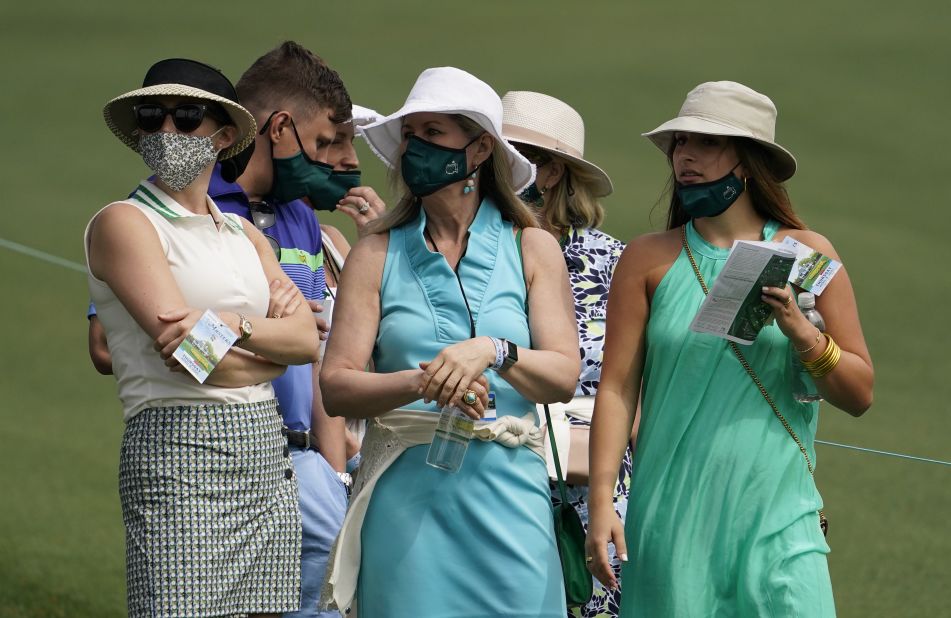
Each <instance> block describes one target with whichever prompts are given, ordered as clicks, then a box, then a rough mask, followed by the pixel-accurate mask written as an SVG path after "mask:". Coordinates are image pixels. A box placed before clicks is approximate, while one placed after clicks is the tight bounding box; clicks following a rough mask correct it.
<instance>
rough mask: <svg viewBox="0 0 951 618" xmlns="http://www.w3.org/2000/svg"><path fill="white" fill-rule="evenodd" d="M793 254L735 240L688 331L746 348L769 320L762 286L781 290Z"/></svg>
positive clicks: (777, 247)
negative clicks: (705, 334) (722, 339)
mask: <svg viewBox="0 0 951 618" xmlns="http://www.w3.org/2000/svg"><path fill="white" fill-rule="evenodd" d="M795 261H796V253H795V251H793V250H791V249H790V248H789V247H785V246H783V245H781V244H779V243H774V242H763V241H748V240H738V241H736V242H734V243H733V247H732V248H731V249H730V256H729V257H728V258H727V261H726V264H724V265H723V270H721V271H720V275H719V276H718V277H717V280H716V281H715V282H714V284H713V287H712V288H711V289H710V293H709V294H708V295H707V298H706V300H704V301H703V304H702V305H701V306H700V310H699V311H698V312H697V315H696V316H695V317H694V319H693V322H692V323H691V324H690V330H692V331H694V332H698V333H709V334H711V335H716V336H718V337H723V338H724V339H727V340H729V341H735V342H736V343H741V344H744V345H749V344H751V343H753V341H755V340H756V335H757V334H759V331H760V329H762V328H763V326H764V325H765V324H766V322H767V321H768V320H769V318H770V317H772V308H771V307H770V306H769V305H767V304H766V303H765V302H763V300H762V298H760V297H761V296H762V290H761V288H762V287H763V286H772V287H785V286H786V281H787V280H788V278H789V273H790V271H791V270H792V267H793V263H794V262H795Z"/></svg>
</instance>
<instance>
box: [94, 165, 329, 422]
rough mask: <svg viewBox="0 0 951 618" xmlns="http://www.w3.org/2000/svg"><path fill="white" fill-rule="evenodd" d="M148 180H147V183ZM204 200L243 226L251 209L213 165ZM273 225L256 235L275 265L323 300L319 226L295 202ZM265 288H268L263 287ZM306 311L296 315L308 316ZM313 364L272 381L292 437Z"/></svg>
mask: <svg viewBox="0 0 951 618" xmlns="http://www.w3.org/2000/svg"><path fill="white" fill-rule="evenodd" d="M150 180H151V179H150ZM208 195H209V196H211V199H213V200H214V201H215V204H217V205H218V208H219V209H221V212H231V213H234V214H236V215H238V216H240V217H244V218H245V219H247V220H248V221H253V219H252V218H251V204H250V203H249V201H248V196H247V195H245V193H244V189H242V188H241V185H239V184H238V183H234V182H226V181H225V180H224V179H223V178H222V177H221V165H215V170H214V172H213V173H212V175H211V183H210V184H209V186H208ZM274 215H275V222H274V225H273V226H271V227H269V228H266V229H264V230H261V232H262V233H264V234H267V235H268V236H272V237H273V238H274V240H276V241H277V244H278V245H279V246H280V247H281V256H280V259H279V262H280V263H281V268H283V269H284V272H285V273H286V274H287V276H288V277H290V279H291V281H293V282H294V283H295V284H296V285H297V287H298V288H300V291H301V292H302V293H303V295H304V298H306V299H307V300H323V299H324V292H325V290H326V289H327V281H326V279H325V278H324V259H323V243H322V242H321V237H320V224H319V223H318V222H317V217H316V216H314V212H313V210H311V208H310V207H309V206H308V205H307V204H305V203H304V202H302V201H300V200H294V201H293V202H289V203H287V204H276V205H274ZM268 283H270V282H268ZM308 310H309V309H308V308H307V307H302V308H299V309H298V311H308ZM94 315H96V306H95V305H94V304H92V303H89V310H88V311H87V317H92V316H94ZM313 371H314V366H313V364H307V365H291V366H289V367H288V368H287V371H285V372H284V375H282V376H281V377H279V378H277V379H276V380H274V381H272V382H271V384H272V385H273V386H274V393H275V394H276V395H277V402H278V403H279V404H280V408H281V416H282V417H283V418H284V424H285V425H287V427H288V428H290V429H293V430H295V431H310V418H311V417H310V415H311V406H312V405H313V401H314V382H313Z"/></svg>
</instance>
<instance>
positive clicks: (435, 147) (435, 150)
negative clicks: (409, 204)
mask: <svg viewBox="0 0 951 618" xmlns="http://www.w3.org/2000/svg"><path fill="white" fill-rule="evenodd" d="M480 137H482V135H481V134H479V135H476V136H475V137H473V138H472V139H471V140H469V143H468V144H466V145H465V146H463V147H462V148H450V147H448V146H440V145H439V144H434V143H432V142H427V141H426V140H424V139H421V138H419V137H416V136H415V135H410V136H409V139H408V140H407V143H406V151H405V152H404V153H403V157H402V158H401V160H400V172H401V173H402V175H403V182H405V183H406V186H407V187H409V190H410V192H412V194H413V195H415V196H416V197H426V196H427V195H430V194H432V193H435V192H436V191H439V190H440V189H442V188H443V187H446V186H449V185H451V184H453V183H454V182H460V181H462V180H465V179H466V178H467V177H468V176H469V174H470V173H471V172H469V171H468V169H469V168H468V163H467V161H466V148H468V147H469V144H471V143H472V142H474V141H476V140H477V139H479V138H480ZM473 171H475V170H473Z"/></svg>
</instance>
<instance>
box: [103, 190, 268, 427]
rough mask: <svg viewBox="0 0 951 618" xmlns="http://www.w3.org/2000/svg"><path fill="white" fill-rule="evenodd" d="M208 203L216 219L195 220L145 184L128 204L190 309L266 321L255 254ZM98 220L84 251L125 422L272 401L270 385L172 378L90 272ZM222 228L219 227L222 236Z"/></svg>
mask: <svg viewBox="0 0 951 618" xmlns="http://www.w3.org/2000/svg"><path fill="white" fill-rule="evenodd" d="M207 199H208V208H209V210H210V211H211V215H210V216H209V215H196V214H194V213H192V212H190V211H188V210H187V209H185V208H184V207H183V206H181V205H180V204H179V203H178V202H176V201H175V200H174V199H172V198H171V197H169V196H168V195H167V194H166V193H164V192H163V191H162V190H161V189H159V188H158V187H157V186H155V185H154V184H152V183H150V182H148V181H145V180H143V181H142V182H141V183H140V184H139V187H138V189H136V192H135V194H134V195H133V196H132V197H131V198H129V199H128V200H124V203H127V204H132V205H133V206H136V207H137V208H139V210H141V211H142V212H143V213H144V214H145V215H146V217H148V219H149V221H150V222H151V223H152V225H153V226H155V231H156V232H157V233H158V237H159V240H160V241H161V243H162V249H163V250H164V252H165V257H166V259H167V260H168V265H169V267H171V269H172V275H173V276H174V277H175V281H176V283H178V287H179V289H180V290H181V292H182V296H184V298H185V302H186V303H187V305H188V306H189V307H193V308H196V309H211V310H212V311H233V312H235V313H241V314H244V315H247V316H261V317H263V316H264V315H265V313H266V312H267V307H268V302H269V299H270V292H269V289H268V282H267V277H266V276H265V275H264V270H263V268H262V267H261V261H260V259H259V257H258V254H257V251H256V250H255V248H254V245H253V244H251V241H250V240H249V239H248V238H247V236H245V234H244V229H243V228H242V226H241V220H240V219H239V218H238V217H237V215H225V214H222V212H221V211H220V210H219V209H218V206H217V205H215V203H214V201H212V199H211V198H210V197H209V198H207ZM111 205H112V204H110V205H109V206H111ZM109 206H106V208H109ZM103 210H105V208H104V209H103ZM99 212H102V211H99ZM98 215H99V213H96V216H98ZM96 216H94V217H93V219H92V220H90V223H89V225H87V226H86V232H85V243H84V244H85V248H86V264H87V267H86V268H87V278H88V281H89V295H90V298H92V300H93V302H94V303H95V304H96V312H97V313H98V316H99V319H100V321H101V322H102V325H103V328H104V329H105V332H106V339H107V341H108V344H109V351H110V353H111V354H112V370H113V373H114V374H115V377H116V382H117V383H118V388H119V399H120V401H122V407H123V415H124V418H125V420H126V421H128V420H129V419H131V418H132V417H134V416H135V415H136V414H137V413H139V412H141V411H142V410H144V409H146V408H154V407H166V406H176V405H197V404H199V403H225V404H237V403H253V402H259V401H266V400H268V399H272V398H273V397H274V389H273V388H271V383H270V382H264V383H262V384H255V385H253V386H245V387H240V388H222V387H218V386H212V385H210V384H207V383H206V384H199V383H198V382H197V381H196V380H195V379H194V378H193V377H192V376H191V375H189V374H187V373H175V372H172V371H169V370H168V368H167V367H166V366H165V363H164V361H163V360H162V357H161V355H160V354H159V353H158V352H156V351H155V350H154V349H153V348H152V344H153V343H154V342H153V340H152V338H151V337H150V336H149V335H148V333H146V332H145V331H144V330H142V328H141V327H140V326H139V324H138V323H137V322H136V321H135V319H134V318H133V317H132V316H131V315H130V314H129V312H128V311H126V308H125V307H124V306H123V305H122V303H121V302H120V301H119V299H118V298H116V295H115V294H114V293H113V292H112V289H110V288H109V286H108V284H106V282H104V281H102V280H100V279H97V278H96V277H95V276H93V274H92V272H91V271H90V270H89V266H88V264H89V229H90V226H91V224H92V221H93V220H95V218H96ZM217 223H221V229H220V230H219V229H218V225H217Z"/></svg>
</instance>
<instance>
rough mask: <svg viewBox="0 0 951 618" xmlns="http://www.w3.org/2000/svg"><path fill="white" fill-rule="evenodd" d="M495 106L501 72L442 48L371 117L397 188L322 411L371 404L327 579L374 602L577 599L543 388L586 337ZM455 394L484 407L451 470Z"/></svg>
mask: <svg viewBox="0 0 951 618" xmlns="http://www.w3.org/2000/svg"><path fill="white" fill-rule="evenodd" d="M501 125H502V104H501V101H500V99H499V97H498V95H497V94H496V93H495V92H494V91H493V90H492V88H490V87H489V86H488V85H487V84H485V83H484V82H482V81H480V80H479V79H477V78H475V77H473V76H472V75H470V74H468V73H466V72H464V71H461V70H459V69H454V68H451V67H444V68H437V69H428V70H426V71H424V72H423V73H422V74H421V75H420V76H419V78H418V79H417V81H416V84H415V85H414V86H413V89H412V91H411V92H410V94H409V97H408V98H407V100H406V103H405V105H404V106H403V107H402V108H401V109H400V110H399V111H397V112H395V113H393V114H391V115H389V116H387V117H386V118H383V119H382V120H380V121H378V122H375V123H373V124H371V125H368V126H366V127H364V128H363V129H362V132H363V134H364V136H365V137H366V139H367V142H368V143H369V145H370V147H371V149H372V150H373V151H374V152H375V153H376V154H378V155H379V156H380V157H381V158H382V159H383V160H384V162H385V163H386V164H387V165H388V166H389V167H391V168H393V169H399V170H400V172H399V180H400V186H401V187H402V194H403V195H402V198H401V199H400V201H399V202H398V204H397V205H396V206H395V207H394V208H393V209H392V210H391V211H390V212H388V213H387V214H386V215H384V216H383V217H382V218H380V219H378V220H377V222H376V223H375V224H374V225H376V228H375V229H376V231H377V233H376V234H373V235H371V236H368V237H366V238H363V239H361V240H360V241H359V242H358V243H357V245H356V246H355V247H354V249H353V251H352V252H351V253H350V256H349V258H348V259H347V267H346V268H345V269H344V270H343V273H342V279H341V282H340V289H339V294H338V297H337V305H336V308H335V310H334V327H333V331H332V334H331V336H330V340H329V343H328V347H327V357H326V359H325V361H324V367H323V370H322V373H321V387H322V389H321V390H322V391H323V392H324V393H325V395H324V403H325V405H326V407H327V410H328V412H330V413H331V414H342V415H345V416H349V417H361V416H362V417H368V418H373V421H372V422H371V423H370V424H369V427H368V429H367V433H366V437H365V439H364V443H363V462H362V463H361V466H360V469H359V472H358V475H357V478H356V480H355V482H354V494H353V498H352V500H351V505H350V510H349V512H348V514H347V518H346V520H345V522H344V527H343V529H342V530H341V533H340V536H339V537H338V540H337V547H336V549H335V554H334V559H333V562H332V566H331V569H330V574H329V576H328V588H327V589H326V597H327V600H328V601H331V600H332V601H333V603H335V604H336V606H338V607H339V608H340V609H346V608H352V607H353V606H354V605H355V604H354V601H355V600H356V601H357V603H356V605H357V606H358V607H357V608H358V610H359V613H360V616H361V618H375V617H379V616H394V617H397V616H398V617H402V616H416V617H426V616H432V617H443V616H474V615H479V616H520V617H521V616H544V617H550V618H562V617H563V616H564V614H565V600H564V588H563V583H562V576H561V565H560V562H559V559H558V553H557V549H556V546H555V539H554V529H553V519H552V510H551V503H550V498H549V491H548V478H547V474H546V471H545V462H544V451H543V447H542V439H543V434H542V432H541V430H540V429H539V427H538V421H537V417H536V414H535V402H536V401H541V402H554V401H559V400H562V401H567V400H568V399H570V398H571V394H572V393H573V392H574V387H575V383H576V382H577V379H578V368H579V358H578V340H577V334H576V328H575V325H574V320H573V319H572V314H571V307H572V303H571V293H570V290H569V289H568V286H567V277H566V273H565V267H564V261H563V260H562V259H561V257H560V253H559V250H558V244H557V243H556V242H555V241H554V239H552V237H551V235H549V234H546V233H545V232H544V231H542V230H540V229H538V228H537V227H535V219H534V217H533V216H532V213H531V212H530V211H529V210H528V208H527V207H526V206H525V205H524V204H523V203H522V202H521V201H519V199H518V198H517V197H516V195H515V192H514V190H516V189H522V188H524V187H525V186H526V185H528V184H529V183H531V182H532V179H533V177H534V168H533V167H532V165H531V163H529V162H528V161H527V160H526V159H525V158H524V157H523V156H522V155H520V154H519V153H518V152H517V151H516V150H515V149H514V148H512V147H511V146H510V145H509V144H508V143H506V142H505V141H504V140H503V139H502V138H501ZM371 360H372V361H373V365H374V369H375V373H368V372H366V371H365V370H364V368H365V367H366V366H367V364H368V363H369V362H370V361H371ZM493 403H494V407H493V405H492V404H493ZM446 404H453V405H456V406H459V407H460V409H461V410H463V411H464V413H465V414H466V415H468V416H469V417H471V418H473V419H483V420H478V421H477V422H476V423H475V436H476V437H474V438H473V439H472V441H471V442H470V443H469V444H468V451H467V453H466V454H465V457H464V459H463V460H462V462H461V467H460V468H459V469H458V471H457V472H455V473H454V474H453V473H449V472H447V471H445V470H441V469H438V468H435V467H431V466H428V465H427V453H428V451H429V443H430V442H431V441H432V440H433V433H434V429H435V426H436V422H437V420H438V418H439V410H440V408H441V407H443V406H444V405H446ZM358 580H359V589H357V582H358Z"/></svg>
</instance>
